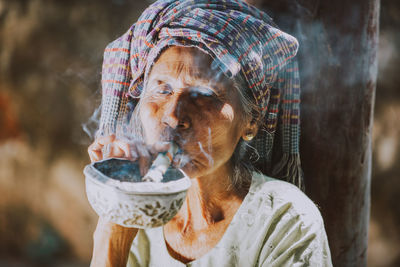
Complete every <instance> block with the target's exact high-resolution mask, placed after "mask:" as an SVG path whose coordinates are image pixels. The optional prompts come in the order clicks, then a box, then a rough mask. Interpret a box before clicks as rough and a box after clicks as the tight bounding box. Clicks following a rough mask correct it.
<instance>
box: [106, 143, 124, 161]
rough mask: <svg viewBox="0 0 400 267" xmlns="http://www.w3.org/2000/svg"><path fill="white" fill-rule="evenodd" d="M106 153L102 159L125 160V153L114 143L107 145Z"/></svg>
mask: <svg viewBox="0 0 400 267" xmlns="http://www.w3.org/2000/svg"><path fill="white" fill-rule="evenodd" d="M108 146H109V147H108V153H107V155H104V158H125V152H124V150H122V149H121V148H120V147H119V146H118V145H117V144H116V143H115V142H114V143H111V144H108Z"/></svg>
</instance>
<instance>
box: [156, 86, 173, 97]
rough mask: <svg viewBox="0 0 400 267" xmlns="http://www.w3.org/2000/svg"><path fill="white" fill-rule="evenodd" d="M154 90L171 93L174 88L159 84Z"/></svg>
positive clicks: (160, 93) (161, 93) (165, 93)
mask: <svg viewBox="0 0 400 267" xmlns="http://www.w3.org/2000/svg"><path fill="white" fill-rule="evenodd" d="M154 92H156V93H157V94H159V95H170V94H171V93H172V90H171V88H170V87H169V86H165V85H164V86H159V87H157V88H155V90H154Z"/></svg>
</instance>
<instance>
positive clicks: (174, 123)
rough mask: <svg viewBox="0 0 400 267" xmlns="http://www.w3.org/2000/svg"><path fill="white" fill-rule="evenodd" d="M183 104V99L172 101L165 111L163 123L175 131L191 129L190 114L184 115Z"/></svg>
mask: <svg viewBox="0 0 400 267" xmlns="http://www.w3.org/2000/svg"><path fill="white" fill-rule="evenodd" d="M183 101H184V100H183ZM183 104H184V103H182V99H174V100H170V101H169V102H168V103H167V104H166V108H165V109H164V113H163V117H162V123H164V124H166V125H168V126H169V127H171V128H173V129H181V130H186V129H189V128H190V126H191V121H190V118H189V117H188V114H185V113H184V108H183Z"/></svg>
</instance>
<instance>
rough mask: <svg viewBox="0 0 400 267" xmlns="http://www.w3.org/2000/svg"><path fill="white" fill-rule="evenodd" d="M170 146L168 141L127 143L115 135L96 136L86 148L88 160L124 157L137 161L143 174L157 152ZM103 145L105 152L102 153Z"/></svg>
mask: <svg viewBox="0 0 400 267" xmlns="http://www.w3.org/2000/svg"><path fill="white" fill-rule="evenodd" d="M169 146H170V143H168V142H158V143H155V144H154V145H152V146H147V145H146V144H144V143H143V142H140V141H134V142H131V143H127V142H125V141H122V140H118V139H117V138H116V137H115V135H109V136H103V137H98V138H96V140H95V141H94V142H93V144H91V145H90V146H89V148H88V153H89V157H90V160H91V161H92V162H96V161H99V160H102V159H107V158H126V159H129V160H132V161H138V162H139V167H140V174H141V175H142V176H144V175H145V174H146V173H147V171H148V169H149V167H150V164H151V162H152V161H153V160H154V158H155V157H156V156H157V154H158V153H159V152H164V151H167V150H168V148H169ZM104 147H106V148H107V149H106V150H107V153H106V154H104Z"/></svg>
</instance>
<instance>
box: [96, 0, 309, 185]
mask: <svg viewBox="0 0 400 267" xmlns="http://www.w3.org/2000/svg"><path fill="white" fill-rule="evenodd" d="M169 46H188V47H197V48H199V49H200V50H202V51H204V52H205V53H207V54H209V55H210V56H211V57H212V58H213V59H214V63H213V64H216V65H217V67H218V68H219V69H220V70H221V71H222V72H223V73H224V74H225V75H226V76H227V77H229V78H234V79H235V78H237V79H239V80H241V81H244V82H245V84H246V86H245V88H241V89H242V90H248V91H247V92H248V93H250V95H252V96H253V100H254V102H255V103H256V104H257V105H258V106H259V108H260V110H262V114H263V115H264V123H263V124H262V126H261V128H260V129H259V132H258V134H257V136H256V137H255V138H254V139H253V141H252V145H253V146H254V147H255V148H256V149H257V151H258V154H259V155H260V158H259V159H258V161H257V162H255V163H254V165H255V167H257V168H258V169H259V170H261V171H262V172H263V173H265V174H267V175H269V176H272V177H275V178H279V179H282V180H286V181H288V182H291V183H293V184H295V185H297V186H299V187H300V188H302V189H303V182H302V171H301V167H300V157H299V133H300V129H299V124H300V123H299V122H300V121H299V105H300V81H299V75H298V67H297V62H296V60H295V58H294V57H295V55H296V53H297V50H298V42H297V40H296V38H294V37H293V36H291V35H289V34H287V33H285V32H283V31H281V30H280V29H279V28H278V27H277V26H276V25H275V24H274V23H273V22H272V19H271V18H270V17H269V16H268V15H267V14H266V13H264V12H262V11H260V10H259V9H257V8H255V7H253V6H251V5H249V4H247V3H245V2H242V1H240V0H235V1H234V0H220V1H217V0H208V1H205V0H187V1H183V0H181V1H172V0H160V1H157V2H155V3H154V4H152V5H151V6H149V7H148V8H147V9H146V10H145V11H144V12H143V13H142V15H141V16H140V18H139V20H138V21H137V22H136V23H135V24H133V25H132V26H131V28H130V29H129V30H128V31H127V32H126V33H125V34H124V35H122V36H121V37H120V38H118V39H117V40H115V41H114V42H112V43H110V44H109V45H108V46H107V47H106V49H105V52H104V62H103V70H102V94H103V95H102V110H101V119H100V127H99V130H98V133H97V134H98V135H108V134H111V133H117V134H118V129H120V127H121V125H122V124H123V123H124V118H125V117H126V114H127V112H128V109H129V108H128V106H129V105H127V103H128V102H129V101H128V100H129V99H132V97H133V98H135V97H136V98H139V97H140V94H141V92H142V90H143V84H144V79H145V77H146V74H147V72H148V71H149V69H150V67H151V65H152V64H153V63H154V61H155V60H156V59H157V57H158V56H159V55H160V53H161V52H162V50H163V49H165V48H166V47H169Z"/></svg>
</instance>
